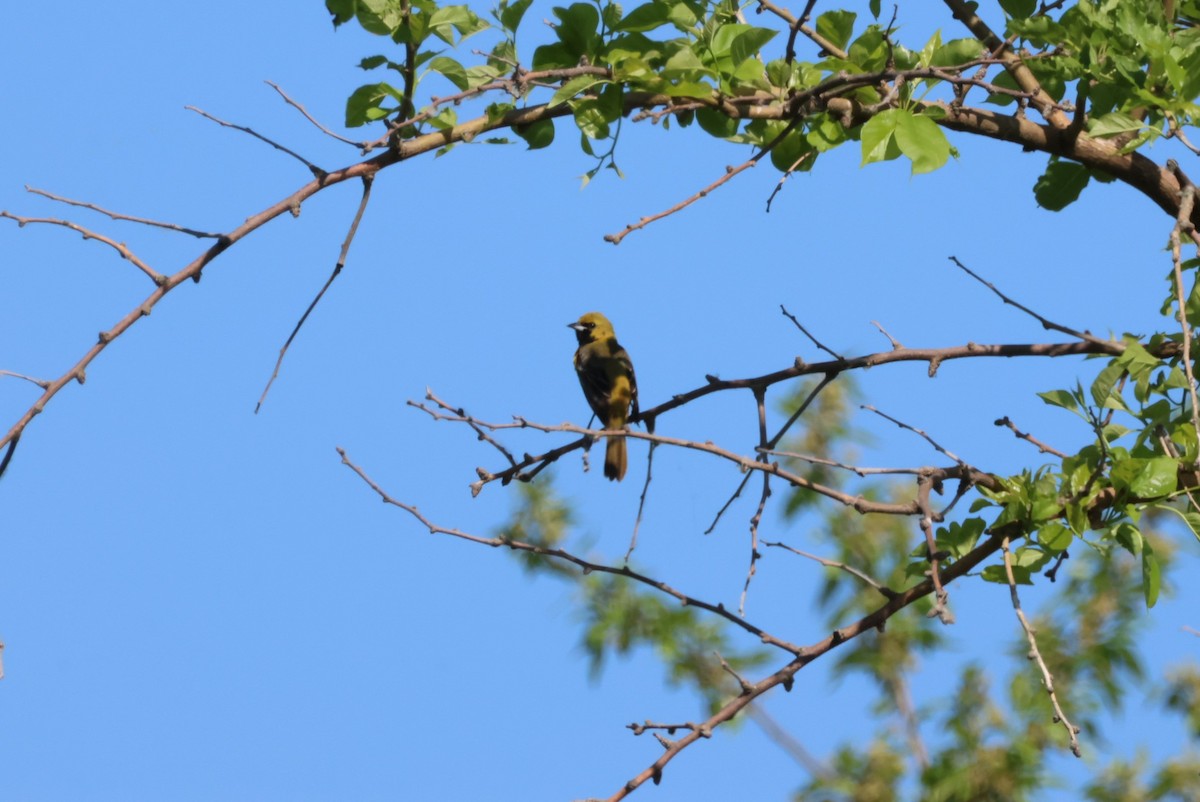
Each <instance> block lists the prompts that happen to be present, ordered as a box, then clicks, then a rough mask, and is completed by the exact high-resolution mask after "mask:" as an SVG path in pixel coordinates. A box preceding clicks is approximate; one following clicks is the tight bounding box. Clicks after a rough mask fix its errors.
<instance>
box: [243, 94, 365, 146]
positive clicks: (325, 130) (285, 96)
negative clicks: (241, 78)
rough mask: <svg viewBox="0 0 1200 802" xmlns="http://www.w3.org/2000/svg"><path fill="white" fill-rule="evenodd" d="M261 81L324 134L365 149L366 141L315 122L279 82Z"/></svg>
mask: <svg viewBox="0 0 1200 802" xmlns="http://www.w3.org/2000/svg"><path fill="white" fill-rule="evenodd" d="M263 83H265V84H266V85H267V86H269V87H271V88H272V89H274V90H275V91H276V92H278V93H279V96H280V97H281V98H283V100H284V102H285V103H287V104H288V105H289V106H291V107H292V108H294V109H295V110H296V111H298V112H300V113H301V114H303V115H304V119H306V120H308V121H309V122H310V123H312V124H313V125H315V126H316V127H317V128H319V129H320V130H321V132H322V133H324V134H325V135H327V136H330V137H333V138H334V139H336V140H337V141H339V142H345V143H346V144H347V145H353V146H354V147H356V148H359V149H360V150H364V149H366V147H367V143H366V142H355V141H354V140H353V139H347V138H346V137H344V136H342V135H341V134H338V133H336V132H334V131H330V130H329V129H328V128H326V127H325V126H324V125H321V123H319V122H317V120H316V119H315V118H314V117H313V116H312V115H311V114H309V113H308V109H306V108H304V107H303V106H301V105H300V104H299V103H297V102H296V101H294V100H292V99H291V98H290V97H288V93H287V92H284V91H283V90H282V89H280V88H279V84H277V83H275V82H274V81H264V82H263Z"/></svg>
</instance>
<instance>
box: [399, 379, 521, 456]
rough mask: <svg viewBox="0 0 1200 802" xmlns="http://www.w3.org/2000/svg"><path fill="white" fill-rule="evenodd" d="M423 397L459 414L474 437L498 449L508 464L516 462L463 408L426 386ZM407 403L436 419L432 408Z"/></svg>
mask: <svg viewBox="0 0 1200 802" xmlns="http://www.w3.org/2000/svg"><path fill="white" fill-rule="evenodd" d="M425 397H426V398H427V399H429V400H430V401H432V402H433V403H435V404H437V405H438V406H439V407H440V408H441V409H444V410H446V411H447V412H453V413H454V414H455V415H457V416H459V417H460V418H461V419H462V421H463V422H464V423H466V424H467V425H468V426H470V427H471V430H472V431H474V432H475V435H476V437H478V438H479V439H480V440H482V441H483V442H485V443H489V444H490V445H491V446H492V448H494V449H496V450H497V451H499V452H500V453H501V454H502V455H503V456H504V458H505V459H506V460H508V464H509V465H516V464H517V460H516V458H515V457H513V455H512V452H511V451H509V450H508V449H507V448H505V447H504V446H503V445H502V444H501V443H500V442H499V441H498V440H496V438H494V437H492V436H491V435H490V434H488V433H487V430H486V429H485V428H484V427H483V426H480V425H479V424H478V423H477V422H476V421H475V418H473V417H472V416H470V415H468V414H467V411H466V410H465V409H463V408H462V407H454V406H451V405H450V404H448V403H447V402H445V401H443V400H442V399H440V398H438V397H437V396H436V395H434V392H433V390H431V389H429V388H428V387H426V388H425ZM408 405H409V406H410V407H416V408H417V409H419V410H422V411H423V412H426V413H428V414H430V415H433V417H434V419H435V420H436V419H437V415H436V414H435V413H434V412H433V411H432V410H430V409H428V408H427V407H426V406H425V405H424V404H416V403H413V402H412V401H409V402H408Z"/></svg>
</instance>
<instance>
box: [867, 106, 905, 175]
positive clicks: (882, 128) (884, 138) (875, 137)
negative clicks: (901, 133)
mask: <svg viewBox="0 0 1200 802" xmlns="http://www.w3.org/2000/svg"><path fill="white" fill-rule="evenodd" d="M900 112H901V110H900V109H887V110H886V111H881V112H880V113H879V114H876V115H875V116H874V117H872V118H871V119H869V120H867V121H866V123H864V124H863V127H862V134H861V138H862V165H860V166H865V165H868V164H871V163H872V162H882V161H891V160H892V159H898V158H900V146H899V145H897V144H896V125H897V123H896V118H897V116H898V115H899V114H900Z"/></svg>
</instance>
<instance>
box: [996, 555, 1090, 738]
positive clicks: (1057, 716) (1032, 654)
mask: <svg viewBox="0 0 1200 802" xmlns="http://www.w3.org/2000/svg"><path fill="white" fill-rule="evenodd" d="M1008 546H1009V543H1008V538H1007V537H1006V538H1004V540H1003V542H1002V543H1001V545H1000V550H1001V551H1002V552H1004V574H1005V576H1006V577H1007V578H1008V592H1009V595H1010V596H1011V597H1012V605H1013V610H1015V611H1016V613H1017V620H1018V621H1020V622H1021V629H1023V630H1025V638H1026V639H1027V640H1028V641H1029V659H1031V660H1034V661H1036V662H1037V664H1038V668H1039V669H1040V670H1041V672H1042V686H1043V687H1044V688H1045V689H1046V693H1047V694H1049V696H1050V704H1052V705H1053V706H1054V720H1055V721H1056V722H1058V723H1061V724H1062V725H1063V727H1064V728H1065V729H1066V731H1067V737H1068V738H1069V739H1070V747H1071V754H1073V755H1075V757H1083V753H1082V752H1081V751H1080V749H1079V728H1078V727H1076V726H1075V725H1074V724H1072V723H1071V722H1070V720H1069V719H1068V718H1067V714H1066V713H1064V712H1063V709H1062V706H1061V705H1059V703H1058V696H1057V694H1055V692H1054V677H1053V676H1052V675H1051V674H1050V669H1049V668H1047V666H1046V661H1045V660H1043V659H1042V653H1041V652H1040V651H1039V650H1038V645H1037V637H1036V636H1035V635H1034V632H1033V627H1032V626H1030V625H1029V620H1028V619H1027V618H1025V611H1024V610H1022V609H1021V598H1020V596H1018V595H1017V580H1016V577H1014V576H1013V569H1012V554H1011V553H1010V552H1009V548H1008Z"/></svg>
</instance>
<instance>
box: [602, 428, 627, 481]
mask: <svg viewBox="0 0 1200 802" xmlns="http://www.w3.org/2000/svg"><path fill="white" fill-rule="evenodd" d="M625 463H626V457H625V438H624V437H609V438H608V446H607V447H606V448H605V451H604V475H605V476H607V477H608V478H609V479H616V480H617V481H618V482H619V481H621V480H622V479H624V478H625V467H626V466H625Z"/></svg>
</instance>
